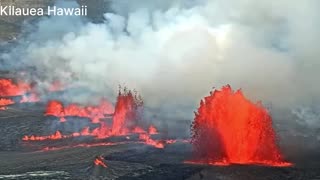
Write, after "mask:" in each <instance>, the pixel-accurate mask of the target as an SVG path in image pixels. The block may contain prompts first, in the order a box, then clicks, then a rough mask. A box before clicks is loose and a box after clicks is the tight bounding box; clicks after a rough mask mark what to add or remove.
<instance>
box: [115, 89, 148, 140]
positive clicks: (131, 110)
mask: <svg viewBox="0 0 320 180" xmlns="http://www.w3.org/2000/svg"><path fill="white" fill-rule="evenodd" d="M142 108H143V101H142V99H141V97H140V96H137V94H135V95H133V94H132V92H131V91H128V90H127V89H126V88H125V89H124V90H123V92H121V90H120V91H119V95H118V98H117V104H116V107H115V113H114V116H113V124H112V134H113V135H125V134H128V133H130V132H131V131H132V130H133V129H135V128H137V124H138V120H139V118H141V116H140V115H141V113H142V112H141V111H142V110H143V109H142Z"/></svg>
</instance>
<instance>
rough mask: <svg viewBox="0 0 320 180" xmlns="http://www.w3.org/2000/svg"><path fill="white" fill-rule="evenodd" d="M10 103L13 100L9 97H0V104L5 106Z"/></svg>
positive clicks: (12, 102)
mask: <svg viewBox="0 0 320 180" xmlns="http://www.w3.org/2000/svg"><path fill="white" fill-rule="evenodd" d="M11 104H14V101H12V100H11V99H7V98H0V106H7V105H11Z"/></svg>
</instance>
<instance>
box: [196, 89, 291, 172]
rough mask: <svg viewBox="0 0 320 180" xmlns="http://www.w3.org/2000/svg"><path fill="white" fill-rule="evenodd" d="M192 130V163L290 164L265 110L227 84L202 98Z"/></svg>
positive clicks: (259, 104)
mask: <svg viewBox="0 0 320 180" xmlns="http://www.w3.org/2000/svg"><path fill="white" fill-rule="evenodd" d="M192 133H193V137H192V143H193V147H194V154H195V158H196V159H195V160H193V161H192V162H191V163H205V164H216V165H218V164H219V165H221V164H223V165H228V164H263V165H270V166H289V165H290V163H287V162H285V161H284V160H283V157H282V155H281V153H280V150H279V148H278V146H277V144H276V135H275V131H274V130H273V127H272V119H271V116H270V115H269V113H268V111H267V110H266V109H265V108H264V107H263V106H262V104H261V103H256V104H254V103H252V102H250V101H249V100H248V99H246V98H245V96H244V95H243V93H242V92H241V90H238V91H236V92H234V91H233V90H232V89H231V87H230V86H229V85H227V86H224V87H223V88H222V89H221V91H219V90H215V91H214V92H211V93H210V96H207V97H205V98H204V100H201V102H200V107H199V109H198V112H197V113H195V120H194V122H193V125H192Z"/></svg>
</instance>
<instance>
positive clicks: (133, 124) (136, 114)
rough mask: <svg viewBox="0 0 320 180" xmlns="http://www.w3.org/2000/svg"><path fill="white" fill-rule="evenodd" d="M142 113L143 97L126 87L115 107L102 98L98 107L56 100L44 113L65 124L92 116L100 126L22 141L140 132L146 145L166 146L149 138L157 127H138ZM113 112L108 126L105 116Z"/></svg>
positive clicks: (155, 132) (105, 136) (25, 137)
mask: <svg viewBox="0 0 320 180" xmlns="http://www.w3.org/2000/svg"><path fill="white" fill-rule="evenodd" d="M142 113H143V101H142V99H141V97H140V96H138V95H137V93H132V92H131V91H128V90H127V89H124V90H123V91H121V90H120V91H119V95H118V98H117V102H116V106H115V109H114V108H113V106H112V105H111V104H110V103H109V102H108V101H106V100H102V101H101V102H100V104H99V105H98V106H85V107H82V106H79V105H77V104H70V105H67V106H64V105H63V104H62V103H61V102H59V101H56V100H53V101H50V102H49V103H48V104H47V108H46V112H45V115H47V116H48V115H50V116H56V117H59V118H60V122H62V123H63V122H66V121H67V120H66V118H65V117H67V116H75V117H86V118H89V119H91V123H98V124H99V125H100V126H99V127H96V128H94V129H90V128H89V127H84V128H83V129H82V131H81V132H74V133H71V134H69V135H62V134H61V133H60V132H59V131H57V132H56V133H55V134H52V135H47V136H34V135H31V136H24V137H23V138H22V140H24V141H44V140H57V139H63V138H72V137H79V136H93V137H94V138H96V139H105V138H108V137H111V136H127V135H129V134H140V140H142V142H144V143H145V144H148V145H152V146H154V147H157V148H163V146H164V143H165V141H164V142H160V141H156V140H153V139H152V138H151V137H150V135H153V134H157V133H158V130H157V129H156V128H155V127H154V126H153V125H150V126H149V129H147V130H145V129H143V128H142V127H140V126H139V120H140V119H141V118H142ZM111 115H113V117H112V121H113V122H112V126H108V125H107V124H106V122H105V121H104V120H103V119H104V118H106V117H110V116H111ZM148 133H149V134H148Z"/></svg>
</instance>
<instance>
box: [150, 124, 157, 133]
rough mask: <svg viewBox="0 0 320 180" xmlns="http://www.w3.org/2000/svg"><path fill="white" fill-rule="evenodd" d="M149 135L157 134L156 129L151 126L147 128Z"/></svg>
mask: <svg viewBox="0 0 320 180" xmlns="http://www.w3.org/2000/svg"><path fill="white" fill-rule="evenodd" d="M149 134H158V130H157V129H156V127H154V126H153V125H151V126H150V127H149Z"/></svg>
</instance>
